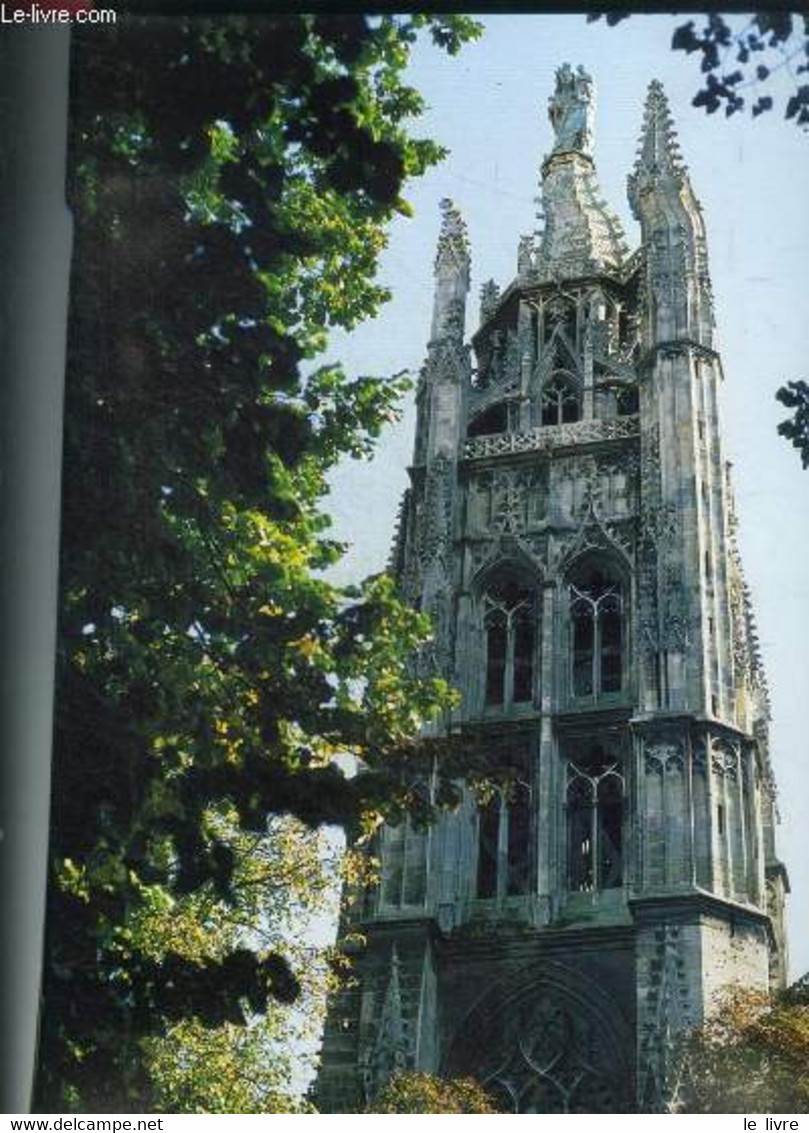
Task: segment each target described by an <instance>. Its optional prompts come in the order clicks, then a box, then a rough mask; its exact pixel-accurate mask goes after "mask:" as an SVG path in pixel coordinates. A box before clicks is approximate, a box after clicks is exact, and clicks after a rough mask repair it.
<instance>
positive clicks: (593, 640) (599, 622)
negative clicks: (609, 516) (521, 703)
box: [570, 567, 625, 699]
mask: <svg viewBox="0 0 809 1133" xmlns="http://www.w3.org/2000/svg"><path fill="white" fill-rule="evenodd" d="M623 620H624V607H623V593H622V587H621V583H620V581H619V580H618V579H617V578H615V577H614V576H612V575H610V574H609V573H607V572H605V571H602V570H601V569H600V568H597V567H595V568H593V567H591V568H589V569H587V570H585V571H582V572H579V573H578V574H577V575H576V576H575V577H574V579H573V580H572V581H571V583H570V622H571V639H572V640H571V645H572V650H571V652H572V658H571V660H572V691H573V696H574V697H591V698H593V699H598V698H599V697H600V696H605V695H609V694H610V693H618V692H620V691H621V688H622V686H623V670H624V657H623V654H624V638H625V633H624V624H623Z"/></svg>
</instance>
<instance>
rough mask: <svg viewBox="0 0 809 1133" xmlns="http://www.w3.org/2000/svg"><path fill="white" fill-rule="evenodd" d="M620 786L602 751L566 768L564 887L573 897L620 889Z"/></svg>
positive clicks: (597, 749)
mask: <svg viewBox="0 0 809 1133" xmlns="http://www.w3.org/2000/svg"><path fill="white" fill-rule="evenodd" d="M623 798H624V780H623V776H622V775H621V771H620V765H619V762H618V760H617V759H616V758H613V757H611V756H608V755H607V754H606V753H605V752H604V750H603V749H602V748H600V747H595V748H593V750H592V751H591V752H590V753H589V755H588V756H587V757H586V758H584V759H581V760H579V761H578V762H573V761H572V760H571V761H570V762H568V765H567V798H566V803H567V887H568V889H570V890H572V891H573V892H578V893H590V892H592V891H593V890H596V889H617V888H619V887H620V886H621V885H622V884H623Z"/></svg>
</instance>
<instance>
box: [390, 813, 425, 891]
mask: <svg viewBox="0 0 809 1133" xmlns="http://www.w3.org/2000/svg"><path fill="white" fill-rule="evenodd" d="M427 840H428V835H427V834H426V833H423V832H422V831H419V830H415V829H414V828H413V826H412V824H411V822H410V821H409V820H408V819H405V820H404V821H402V822H400V823H399V825H398V826H385V827H384V828H383V832H382V854H381V857H382V878H381V885H380V904H381V905H382V906H385V907H388V908H399V907H401V906H403V905H421V904H422V903H423V902H424V895H425V892H426V887H427Z"/></svg>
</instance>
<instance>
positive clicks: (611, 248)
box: [535, 63, 628, 281]
mask: <svg viewBox="0 0 809 1133" xmlns="http://www.w3.org/2000/svg"><path fill="white" fill-rule="evenodd" d="M548 116H549V118H550V120H551V125H552V126H553V130H554V145H553V149H552V150H551V152H550V154H549V155H548V157H547V158H546V160H545V162H544V163H543V165H542V212H543V214H544V217H545V229H544V231H543V233H542V241H541V244H540V248H539V253H538V255H537V257H536V263H535V270H536V272H537V274H538V277H539V279H540V281H546V280H558V279H572V278H575V277H577V276H585V275H592V274H594V273H595V274H598V273H601V272H605V271H606V272H611V271H616V270H617V269H619V268H620V267H621V265H622V264H623V261H624V259H625V257H626V255H627V253H628V248H627V245H626V240H625V237H624V233H623V229H622V228H621V222H620V221H619V220H618V217H617V216H616V215H615V213H614V212H613V211H612V209H611V208H610V207H609V205H608V204H607V203H606V201H605V200H604V198H603V196H602V194H601V189H600V188H599V185H598V180H597V178H596V172H595V164H594V162H593V158H592V148H593V135H594V126H595V85H594V83H593V80H592V78H591V77H590V75H588V74H587V72H586V71H585V70H584V68H583V67H578V68H577V70H576V71H575V72H574V71H573V69H572V68H571V66H570V65H569V64H567V63H566V64H565V65H564V66H563V67H560V68H559V70H558V71H557V72H556V90H555V91H554V94H553V95H552V96H551V98H550V101H549V104H548Z"/></svg>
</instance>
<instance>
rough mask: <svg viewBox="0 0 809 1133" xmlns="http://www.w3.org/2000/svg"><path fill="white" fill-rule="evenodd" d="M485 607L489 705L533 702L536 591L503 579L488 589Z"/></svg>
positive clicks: (493, 706) (495, 706)
mask: <svg viewBox="0 0 809 1133" xmlns="http://www.w3.org/2000/svg"><path fill="white" fill-rule="evenodd" d="M483 609H484V614H483V622H484V628H485V632H486V694H485V703H486V706H487V707H490V708H507V707H509V706H511V705H513V704H527V703H530V702H531V701H532V700H533V697H534V652H535V619H536V602H535V600H534V594H533V592H532V591H531V590H530V589H529V588H528V587H526V586H522V585H520V584H519V583H518V582H516V581H507V582H504V583H500V584H499V585H497V586H493V587H490V588H489V590H487V592H486V594H485V595H484V598H483Z"/></svg>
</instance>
